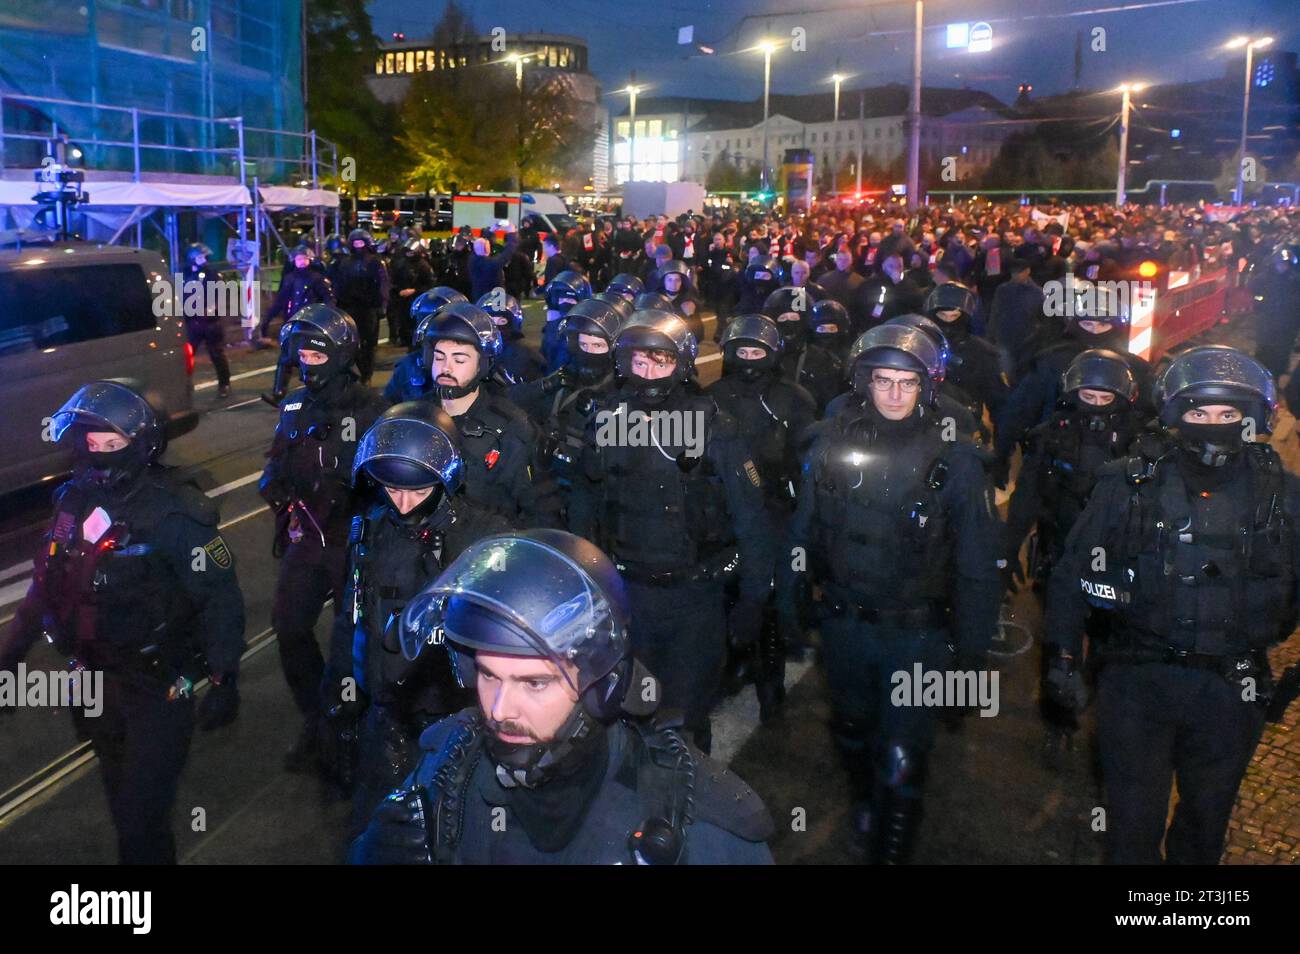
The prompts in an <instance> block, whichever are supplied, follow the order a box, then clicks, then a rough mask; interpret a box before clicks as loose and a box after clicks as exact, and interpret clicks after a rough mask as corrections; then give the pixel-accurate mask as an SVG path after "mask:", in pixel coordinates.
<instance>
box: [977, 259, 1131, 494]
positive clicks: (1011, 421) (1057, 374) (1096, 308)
mask: <svg viewBox="0 0 1300 954" xmlns="http://www.w3.org/2000/svg"><path fill="white" fill-rule="evenodd" d="M1071 283H1072V287H1073V289H1074V293H1075V295H1074V307H1073V309H1072V311H1073V312H1074V314H1073V315H1072V316H1071V317H1070V320H1069V321H1068V322H1067V324H1066V329H1065V337H1064V338H1061V339H1060V340H1058V341H1053V342H1052V343H1050V344H1048V345H1046V346H1045V347H1043V348H1041V349H1039V350H1038V352H1037V353H1036V354H1035V355H1034V358H1033V359H1032V364H1031V366H1030V368H1029V369H1028V371H1027V372H1026V373H1025V374H1024V375H1023V376H1021V377H1019V378H1018V380H1017V382H1016V386H1015V389H1014V390H1012V392H1011V394H1010V395H1009V396H1008V397H1007V400H1006V402H1005V403H1004V404H1003V406H1002V413H1001V414H999V415H998V417H997V420H996V421H995V422H994V423H995V437H994V454H995V457H996V461H995V465H994V469H995V478H994V481H995V483H996V484H997V485H998V486H1002V485H1004V484H1005V483H1006V477H1007V470H1008V466H1009V463H1010V459H1011V454H1012V452H1013V451H1014V450H1015V447H1016V444H1018V443H1019V442H1020V441H1022V440H1024V437H1025V435H1026V434H1027V433H1028V432H1029V429H1030V428H1031V427H1033V426H1035V425H1036V424H1041V423H1042V422H1043V421H1045V420H1047V418H1048V417H1050V416H1051V413H1052V410H1053V409H1054V408H1055V406H1056V400H1057V398H1058V397H1059V396H1060V393H1061V379H1062V376H1063V375H1064V373H1065V370H1066V368H1068V367H1069V366H1070V362H1071V361H1073V360H1074V358H1075V356H1076V355H1077V354H1079V353H1080V352H1081V351H1087V350H1089V349H1090V348H1105V349H1107V350H1110V351H1114V352H1116V353H1117V354H1120V355H1122V356H1123V358H1124V360H1125V361H1126V362H1127V363H1128V366H1129V370H1130V371H1132V372H1133V377H1134V379H1135V380H1136V381H1137V385H1138V405H1139V407H1143V408H1147V407H1150V406H1151V366H1150V364H1149V363H1148V362H1147V361H1146V359H1145V358H1143V357H1141V356H1140V355H1136V354H1131V353H1130V352H1129V351H1128V335H1129V315H1128V313H1127V311H1126V310H1125V309H1123V308H1121V307H1120V305H1119V303H1118V302H1117V300H1116V299H1115V297H1114V296H1113V295H1111V294H1109V293H1107V292H1106V291H1105V288H1104V286H1101V285H1096V286H1093V285H1092V284H1091V283H1089V282H1083V281H1078V282H1075V281H1074V280H1073V279H1071Z"/></svg>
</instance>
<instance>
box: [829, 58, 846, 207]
mask: <svg viewBox="0 0 1300 954" xmlns="http://www.w3.org/2000/svg"><path fill="white" fill-rule="evenodd" d="M831 80H832V81H833V82H834V83H835V120H834V127H835V152H836V153H838V152H839V146H840V84H841V83H843V82H844V77H843V76H841V75H840V74H839V73H836V74H835V75H833V76H832V77H831ZM833 165H834V169H833V171H832V173H831V191H832V192H834V193H835V195H836V196H838V195H839V194H840V167H839V163H833Z"/></svg>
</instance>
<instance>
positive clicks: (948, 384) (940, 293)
mask: <svg viewBox="0 0 1300 954" xmlns="http://www.w3.org/2000/svg"><path fill="white" fill-rule="evenodd" d="M978 307H979V299H978V298H976V297H975V293H974V292H973V291H971V290H970V289H969V288H967V287H966V286H965V285H962V284H959V283H958V282H944V283H943V284H942V285H937V286H936V287H935V289H934V291H932V292H930V294H929V296H928V297H927V298H926V300H925V314H926V316H927V317H929V318H930V319H931V320H933V321H937V322H939V325H940V327H941V328H942V329H943V336H944V338H945V339H946V341H947V343H948V348H949V352H950V353H949V357H948V371H947V376H946V377H945V378H944V390H945V391H947V393H948V394H950V395H952V396H953V397H955V398H957V399H958V400H960V401H961V403H962V404H963V405H965V407H966V408H967V409H968V410H969V411H970V413H971V416H972V417H974V418H975V420H976V421H978V422H979V423H980V424H981V429H982V425H983V422H984V413H985V411H986V410H987V412H988V415H989V419H990V420H996V419H997V416H998V415H999V414H1000V413H1001V411H1002V405H1003V404H1004V403H1006V399H1007V394H1008V390H1009V389H1008V387H1007V374H1006V368H1004V367H1003V358H1002V355H1001V353H1000V352H999V351H998V349H997V348H996V347H995V346H994V345H993V344H991V343H990V342H989V341H988V340H986V339H984V338H981V337H979V336H978V335H976V334H974V333H973V332H972V331H971V321H972V320H973V319H974V317H975V309H976V308H978Z"/></svg>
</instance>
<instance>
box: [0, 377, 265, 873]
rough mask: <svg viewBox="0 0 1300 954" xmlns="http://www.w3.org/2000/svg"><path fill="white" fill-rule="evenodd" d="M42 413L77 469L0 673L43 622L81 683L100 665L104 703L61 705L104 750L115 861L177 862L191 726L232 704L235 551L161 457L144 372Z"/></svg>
mask: <svg viewBox="0 0 1300 954" xmlns="http://www.w3.org/2000/svg"><path fill="white" fill-rule="evenodd" d="M51 421H52V427H53V434H54V437H55V439H56V440H67V441H69V442H70V443H71V445H72V449H73V454H74V460H75V464H74V468H73V475H72V479H71V480H69V481H68V482H66V483H64V484H62V485H61V486H60V487H59V488H58V490H56V491H55V493H54V508H55V514H54V521H53V523H52V525H51V527H50V530H49V531H48V533H47V534H46V535H45V539H44V542H43V544H42V546H41V549H40V552H39V553H37V555H36V559H35V563H34V566H33V573H32V585H31V587H30V588H29V589H28V591H27V596H26V597H25V598H24V600H23V602H22V603H21V604H20V605H19V607H18V611H17V613H16V614H15V616H14V620H13V624H12V625H11V626H10V627H9V631H8V632H7V633H6V634H5V635H4V637H3V638H0V672H4V673H8V674H11V675H12V674H13V673H14V672H15V670H16V668H17V666H18V664H19V663H20V662H21V661H22V659H23V658H24V657H25V656H26V655H27V652H28V651H29V650H30V648H31V646H32V644H33V643H35V642H36V640H37V639H38V638H39V637H40V636H41V635H42V633H45V634H47V638H49V639H50V641H51V642H52V643H53V644H54V647H55V649H56V650H57V651H58V652H59V653H60V654H61V655H63V656H64V658H66V659H67V660H68V666H69V668H70V669H71V670H72V671H73V672H74V673H77V674H79V675H78V676H76V677H75V678H79V679H81V680H89V679H91V678H92V677H94V676H95V675H97V674H99V673H103V677H102V678H103V683H102V690H101V691H102V696H101V697H100V698H101V705H102V711H100V712H98V713H92V712H86V711H83V708H77V707H75V705H74V704H75V703H76V702H77V701H78V700H77V699H76V697H75V696H73V698H72V699H70V700H68V701H67V702H66V703H65V702H61V701H59V700H54V703H55V704H56V705H58V704H64V705H68V707H69V708H70V709H71V712H72V717H73V723H74V725H75V728H76V732H77V736H78V738H80V739H82V740H89V741H90V742H91V744H92V745H93V747H94V750H95V754H96V755H97V756H98V757H99V761H100V767H101V768H102V770H103V775H104V787H105V789H106V790H107V794H108V807H109V812H110V814H111V815H112V818H113V825H114V827H115V828H116V829H117V852H118V860H119V861H120V862H121V863H122V864H175V862H176V842H175V839H174V837H173V835H172V828H171V813H172V805H173V803H174V802H175V800H176V789H177V785H178V784H179V781H180V774H181V770H182V769H183V768H184V765H185V759H186V756H187V754H188V753H189V747H190V740H191V737H192V736H193V734H194V726H195V722H196V721H197V722H198V725H199V727H200V728H203V729H214V728H217V727H218V726H222V725H225V724H227V723H229V722H230V721H231V720H233V719H234V718H235V716H236V713H237V711H238V707H239V693H238V690H237V689H236V679H237V676H238V674H239V657H240V655H241V654H242V652H243V649H244V601H243V597H242V595H241V594H240V591H239V581H238V580H237V579H236V576H235V565H234V557H233V556H232V555H231V553H230V550H229V548H228V547H227V546H226V543H225V541H224V540H223V539H222V538H221V531H220V529H219V528H218V526H217V519H218V518H217V510H216V507H215V505H213V503H212V502H211V501H209V500H208V499H207V498H206V497H204V496H203V494H201V493H199V492H198V491H197V490H195V489H194V488H193V487H189V486H183V485H182V484H180V483H179V482H178V481H177V480H176V479H175V478H174V477H173V476H172V475H170V474H169V473H168V472H167V471H166V470H165V469H164V468H162V467H160V466H158V465H157V459H158V457H159V456H160V455H161V454H162V452H163V449H164V448H165V447H166V443H167V440H166V435H165V431H164V427H165V425H164V418H163V415H162V414H160V413H159V408H158V407H157V406H155V404H153V403H151V402H150V401H149V400H148V399H146V397H145V396H144V390H143V387H142V386H141V385H140V383H139V382H136V381H133V380H130V379H125V378H123V379H109V380H105V381H96V382H93V383H91V384H88V385H86V386H85V387H83V388H81V389H80V390H78V391H77V393H76V394H74V395H73V396H72V397H71V398H70V399H69V400H68V402H67V403H66V404H64V405H63V407H61V408H60V409H59V410H58V411H57V412H56V413H55V414H54V416H53V418H52V419H51ZM204 675H207V676H208V677H209V679H210V680H211V687H210V688H209V689H208V692H207V695H206V696H204V698H203V701H202V702H200V703H199V705H198V709H197V713H196V711H195V706H194V681H195V680H198V679H200V678H202V676H204ZM82 684H83V685H85V683H84V682H83V683H82ZM83 698H84V697H83ZM4 711H6V710H4V709H0V713H2V712H4ZM8 711H12V710H8ZM196 716H197V720H196Z"/></svg>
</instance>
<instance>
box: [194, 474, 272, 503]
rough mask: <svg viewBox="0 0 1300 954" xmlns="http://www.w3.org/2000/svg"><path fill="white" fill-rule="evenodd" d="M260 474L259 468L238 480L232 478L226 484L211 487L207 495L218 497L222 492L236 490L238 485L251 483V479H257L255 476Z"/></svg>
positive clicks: (226, 492) (257, 476)
mask: <svg viewBox="0 0 1300 954" xmlns="http://www.w3.org/2000/svg"><path fill="white" fill-rule="evenodd" d="M261 476H262V472H261V471H260V470H258V471H254V472H253V473H251V474H245V475H244V476H243V477H240V478H239V479H238V480H232V481H231V482H230V483H228V484H222V485H221V486H220V487H214V488H212V489H211V490H209V491H207V495H208V496H209V497H220V496H221V495H222V494H228V493H230V491H232V490H238V489H239V488H240V487H243V486H244V485H245V484H251V483H252V482H253V481H255V480H257V478H259V477H261Z"/></svg>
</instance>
